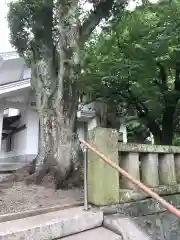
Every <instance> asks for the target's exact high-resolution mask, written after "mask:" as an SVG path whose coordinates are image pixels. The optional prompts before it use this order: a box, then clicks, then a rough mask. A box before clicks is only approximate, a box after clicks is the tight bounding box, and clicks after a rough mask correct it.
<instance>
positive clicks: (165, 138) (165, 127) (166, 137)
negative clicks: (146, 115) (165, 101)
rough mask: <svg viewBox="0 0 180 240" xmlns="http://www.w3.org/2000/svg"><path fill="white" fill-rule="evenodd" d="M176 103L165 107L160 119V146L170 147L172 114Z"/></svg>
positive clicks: (172, 131)
mask: <svg viewBox="0 0 180 240" xmlns="http://www.w3.org/2000/svg"><path fill="white" fill-rule="evenodd" d="M176 104H177V101H176V100H175V103H174V104H173V105H170V106H166V108H165V111H164V114H163V119H162V136H161V144H162V145H172V140H173V133H174V126H173V122H174V114H175V110H176Z"/></svg>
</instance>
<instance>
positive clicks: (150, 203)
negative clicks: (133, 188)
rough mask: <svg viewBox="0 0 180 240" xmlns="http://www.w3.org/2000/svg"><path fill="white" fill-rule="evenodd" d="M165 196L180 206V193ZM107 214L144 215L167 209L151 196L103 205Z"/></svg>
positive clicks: (176, 205) (171, 202)
mask: <svg viewBox="0 0 180 240" xmlns="http://www.w3.org/2000/svg"><path fill="white" fill-rule="evenodd" d="M163 198H164V199H165V200H166V201H168V202H169V203H170V204H172V205H174V206H175V207H176V208H180V194H175V195H169V196H163ZM101 210H102V211H103V212H104V213H105V214H116V213H118V214H121V215H122V216H125V215H126V216H134V217H137V216H143V215H150V214H154V213H159V212H163V211H165V208H164V207H163V206H162V205H161V204H159V203H158V202H157V201H156V200H154V199H152V198H150V199H146V200H141V201H135V202H131V203H125V204H116V205H112V206H104V207H101Z"/></svg>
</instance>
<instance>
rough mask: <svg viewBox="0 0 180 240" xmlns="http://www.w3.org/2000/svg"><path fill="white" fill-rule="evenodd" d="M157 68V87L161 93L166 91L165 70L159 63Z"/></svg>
mask: <svg viewBox="0 0 180 240" xmlns="http://www.w3.org/2000/svg"><path fill="white" fill-rule="evenodd" d="M157 66H158V68H159V78H160V81H161V82H160V83H159V82H157V85H158V86H159V87H160V88H161V91H162V90H163V92H164V91H165V90H168V85H167V73H166V69H165V67H164V66H163V65H162V64H161V63H160V62H157Z"/></svg>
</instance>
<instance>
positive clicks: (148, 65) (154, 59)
mask: <svg viewBox="0 0 180 240" xmlns="http://www.w3.org/2000/svg"><path fill="white" fill-rule="evenodd" d="M179 58H180V2H179V1H178V2H176V3H174V2H172V3H171V4H164V3H161V4H159V5H147V6H141V7H139V8H137V9H136V10H135V11H133V12H128V11H126V12H125V13H124V14H123V15H122V16H120V17H119V18H116V19H115V20H114V19H113V20H112V21H111V22H110V23H109V27H107V28H105V29H104V30H103V31H102V32H101V34H97V35H96V36H93V39H92V40H91V41H90V42H89V45H88V46H87V49H86V53H85V56H84V59H85V63H84V69H85V71H84V73H83V75H82V82H83V83H84V86H85V89H86V91H90V92H91V94H92V97H94V98H96V97H97V96H98V97H101V98H103V99H105V100H106V101H108V102H113V103H114V104H117V105H118V104H120V103H121V102H122V101H123V102H126V103H128V106H129V107H130V106H134V108H135V109H136V111H137V112H138V115H139V118H140V120H141V122H142V123H144V125H145V126H147V127H149V125H150V123H151V122H153V123H155V124H157V125H158V128H159V130H160V131H161V130H162V128H163V126H162V119H163V114H164V112H165V108H166V107H167V106H169V105H173V104H175V103H174V102H175V101H176V99H177V98H179V96H180V92H179V88H178V87H177V86H176V84H175V80H177V79H175V75H176V77H178V73H177V65H178V64H179ZM176 73H177V74H176ZM172 118H173V116H172ZM151 125H152V124H151ZM151 130H152V129H151Z"/></svg>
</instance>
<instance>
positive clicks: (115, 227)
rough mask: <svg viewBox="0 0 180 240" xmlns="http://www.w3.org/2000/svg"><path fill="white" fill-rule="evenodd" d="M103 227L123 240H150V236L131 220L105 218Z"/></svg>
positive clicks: (115, 217)
mask: <svg viewBox="0 0 180 240" xmlns="http://www.w3.org/2000/svg"><path fill="white" fill-rule="evenodd" d="M103 225H104V226H105V227H106V228H108V229H110V230H111V231H113V232H115V233H117V234H119V235H121V236H122V239H123V240H141V239H142V240H150V236H149V235H148V234H147V233H146V232H144V230H143V229H142V228H141V227H139V225H138V224H136V222H134V221H133V219H131V218H121V217H120V216H119V215H110V216H105V218H104V222H103Z"/></svg>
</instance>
